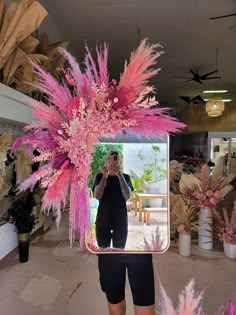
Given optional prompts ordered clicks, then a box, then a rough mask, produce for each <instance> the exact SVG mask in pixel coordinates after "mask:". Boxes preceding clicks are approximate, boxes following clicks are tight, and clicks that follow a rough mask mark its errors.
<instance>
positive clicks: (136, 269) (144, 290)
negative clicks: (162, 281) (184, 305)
mask: <svg viewBox="0 0 236 315" xmlns="http://www.w3.org/2000/svg"><path fill="white" fill-rule="evenodd" d="M131 256H132V257H131ZM98 268H99V272H100V283H101V288H102V291H103V292H105V293H106V296H107V300H108V301H109V302H110V303H111V304H117V303H120V302H121V301H122V300H123V299H124V298H125V281H126V269H127V272H128V278H129V283H130V288H131V292H132V296H133V303H134V305H137V306H148V305H153V304H155V285H154V272H153V265H152V255H151V254H125V255H119V254H99V255H98Z"/></svg>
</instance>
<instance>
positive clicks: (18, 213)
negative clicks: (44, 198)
mask: <svg viewBox="0 0 236 315" xmlns="http://www.w3.org/2000/svg"><path fill="white" fill-rule="evenodd" d="M34 206H35V201H34V198H33V193H31V192H29V191H26V192H24V193H21V194H19V195H18V196H16V197H15V198H14V200H13V202H12V205H11V207H10V208H9V209H8V214H9V222H10V223H12V224H14V225H15V226H16V228H17V232H18V233H29V232H31V231H32V230H33V228H34V226H35V224H36V223H37V219H36V217H35V215H34V214H33V207H34Z"/></svg>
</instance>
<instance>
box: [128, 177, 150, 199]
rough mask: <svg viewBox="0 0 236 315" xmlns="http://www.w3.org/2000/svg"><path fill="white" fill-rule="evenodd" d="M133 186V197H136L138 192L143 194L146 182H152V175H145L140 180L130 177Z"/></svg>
mask: <svg viewBox="0 0 236 315" xmlns="http://www.w3.org/2000/svg"><path fill="white" fill-rule="evenodd" d="M130 179H131V184H132V186H133V191H132V193H131V197H132V198H134V197H135V193H137V192H143V191H144V190H145V181H151V180H152V176H151V175H150V174H144V175H142V176H140V177H138V178H134V177H133V176H130Z"/></svg>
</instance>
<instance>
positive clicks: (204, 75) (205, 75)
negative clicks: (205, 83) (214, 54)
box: [201, 70, 218, 79]
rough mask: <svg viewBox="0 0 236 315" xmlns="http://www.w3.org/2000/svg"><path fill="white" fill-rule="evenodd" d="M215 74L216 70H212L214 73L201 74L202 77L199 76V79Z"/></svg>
mask: <svg viewBox="0 0 236 315" xmlns="http://www.w3.org/2000/svg"><path fill="white" fill-rule="evenodd" d="M216 72H218V70H214V71H211V72H208V73H206V74H203V75H201V79H203V78H206V77H208V76H209V75H211V74H213V73H216Z"/></svg>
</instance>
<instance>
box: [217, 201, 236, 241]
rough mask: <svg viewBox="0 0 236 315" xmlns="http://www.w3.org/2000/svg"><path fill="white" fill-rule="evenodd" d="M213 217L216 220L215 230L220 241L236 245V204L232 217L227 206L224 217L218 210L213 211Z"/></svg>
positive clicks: (224, 209)
mask: <svg viewBox="0 0 236 315" xmlns="http://www.w3.org/2000/svg"><path fill="white" fill-rule="evenodd" d="M235 203H236V202H235ZM235 203H234V204H235ZM213 217H214V221H215V225H214V226H213V231H214V234H215V236H216V238H217V239H218V240H220V241H225V242H227V243H229V244H235V245H236V206H234V208H233V211H232V214H231V219H229V217H228V212H227V210H226V208H223V218H221V216H220V214H219V213H218V212H217V211H216V210H215V211H213Z"/></svg>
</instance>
